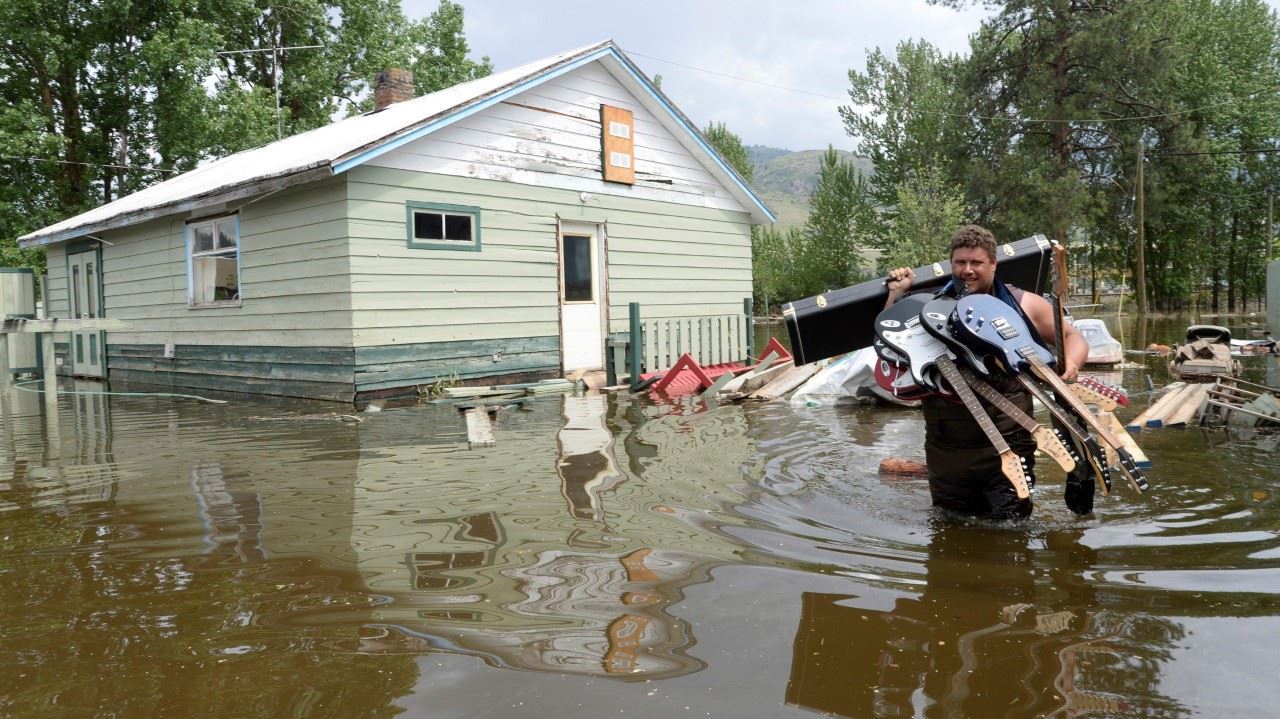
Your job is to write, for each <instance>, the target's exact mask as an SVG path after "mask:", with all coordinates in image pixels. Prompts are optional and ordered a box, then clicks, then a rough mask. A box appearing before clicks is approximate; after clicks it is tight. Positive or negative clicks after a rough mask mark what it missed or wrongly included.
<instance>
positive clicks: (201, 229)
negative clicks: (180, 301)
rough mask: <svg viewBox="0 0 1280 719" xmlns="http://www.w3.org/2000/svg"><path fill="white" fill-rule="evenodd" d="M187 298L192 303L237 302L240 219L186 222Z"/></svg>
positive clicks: (219, 303)
mask: <svg viewBox="0 0 1280 719" xmlns="http://www.w3.org/2000/svg"><path fill="white" fill-rule="evenodd" d="M187 260H188V263H187V271H188V278H189V281H188V284H187V287H188V290H187V299H188V302H189V304H190V306H192V307H201V306H209V305H214V306H217V305H227V304H231V305H238V304H240V220H239V218H237V217H235V216H231V217H217V218H214V219H211V220H201V221H199V222H192V223H190V224H188V225H187Z"/></svg>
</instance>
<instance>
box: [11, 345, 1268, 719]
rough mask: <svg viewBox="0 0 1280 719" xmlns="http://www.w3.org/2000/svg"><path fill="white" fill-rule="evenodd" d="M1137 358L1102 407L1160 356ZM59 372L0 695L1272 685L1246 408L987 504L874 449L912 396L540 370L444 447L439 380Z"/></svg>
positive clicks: (305, 702) (35, 416)
mask: <svg viewBox="0 0 1280 719" xmlns="http://www.w3.org/2000/svg"><path fill="white" fill-rule="evenodd" d="M1175 324H1176V323H1175ZM1185 325H1186V323H1185V322H1183V323H1181V327H1185ZM1130 329H1132V328H1130ZM1165 330H1167V328H1165ZM1115 331H1116V330H1115V328H1113V332H1115ZM1151 331H1152V332H1156V333H1158V332H1160V331H1164V330H1160V329H1159V328H1152V329H1151ZM1151 339H1152V340H1159V341H1167V339H1165V338H1162V337H1154V336H1153V337H1152V338H1151ZM1168 339H1175V340H1176V339H1177V337H1176V331H1175V332H1174V335H1173V336H1170V337H1169V338H1168ZM1126 341H1127V342H1128V343H1129V344H1130V345H1131V346H1132V345H1133V343H1134V342H1133V339H1132V337H1130V338H1129V339H1128V340H1126ZM1138 360H1139V361H1144V362H1145V364H1146V367H1145V368H1144V369H1141V370H1139V369H1129V370H1125V371H1123V372H1118V373H1115V374H1114V376H1111V377H1108V378H1109V379H1115V380H1119V381H1122V382H1123V383H1124V384H1125V385H1126V387H1128V388H1129V389H1130V391H1131V392H1134V393H1135V398H1134V402H1133V405H1132V406H1131V407H1129V408H1128V409H1127V410H1124V411H1123V412H1122V413H1121V418H1122V419H1125V418H1127V417H1129V416H1132V415H1133V414H1136V413H1137V412H1139V411H1141V409H1143V408H1144V406H1145V404H1146V403H1147V401H1148V400H1147V399H1146V398H1145V397H1142V396H1137V395H1136V393H1139V392H1141V391H1143V390H1144V389H1145V383H1146V380H1145V379H1144V377H1146V376H1151V377H1152V379H1153V381H1154V384H1155V385H1157V386H1159V385H1162V384H1164V383H1165V382H1166V381H1167V376H1165V375H1164V374H1163V369H1162V363H1163V361H1162V360H1155V359H1151V360H1143V359H1142V358H1138ZM1245 362H1246V366H1247V368H1248V370H1247V371H1248V375H1247V376H1248V377H1249V378H1252V379H1254V380H1256V381H1267V380H1268V379H1270V380H1272V384H1278V383H1277V382H1275V378H1276V376H1277V374H1280V371H1278V370H1277V367H1276V365H1275V358H1266V357H1259V358H1250V359H1247V360H1245ZM77 387H78V389H80V390H82V391H85V392H86V394H79V395H70V394H64V395H63V396H62V398H61V399H60V402H59V407H58V413H57V416H56V417H54V418H50V417H46V416H45V414H44V413H43V409H42V399H41V398H40V396H39V395H36V394H33V393H31V392H27V391H22V390H14V391H11V392H10V393H9V395H8V396H7V397H5V398H4V402H3V409H4V416H3V418H2V419H3V435H2V436H0V716H6V717H7V716H13V717H23V718H27V719H43V718H46V717H68V718H70V717H77V718H79V717H284V716H289V717H390V716H393V715H399V716H406V717H431V718H432V719H436V718H440V717H604V716H621V717H708V716H710V717H783V716H813V715H833V716H846V717H903V716H927V717H960V716H967V717H988V716H993V717H1039V716H1059V717H1075V716H1090V717H1102V716H1114V717H1193V716H1202V717H1256V716H1266V715H1269V714H1273V713H1274V712H1275V711H1276V709H1275V707H1277V706H1280V685H1277V684H1276V682H1275V679H1274V678H1275V675H1276V670H1277V669H1278V668H1280V660H1277V659H1276V658H1275V657H1276V650H1275V647H1274V645H1275V643H1276V639H1277V638H1278V637H1280V521H1277V517H1278V512H1280V499H1278V497H1277V491H1278V490H1280V469H1278V468H1277V458H1278V457H1280V454H1278V452H1277V450H1276V437H1275V436H1274V435H1270V436H1268V435H1263V434H1253V433H1248V432H1246V433H1238V432H1237V433H1235V434H1228V433H1227V432H1226V431H1224V430H1214V431H1209V430H1202V429H1200V428H1191V429H1164V430H1149V431H1145V432H1144V433H1143V434H1142V435H1141V436H1140V437H1139V438H1138V439H1139V443H1140V444H1141V446H1142V447H1143V449H1144V451H1145V452H1146V453H1147V455H1148V456H1149V457H1150V458H1151V460H1152V461H1153V462H1154V465H1155V466H1154V468H1152V469H1151V470H1149V472H1148V477H1149V479H1150V482H1151V485H1152V487H1153V489H1152V491H1151V492H1149V493H1148V494H1146V495H1144V496H1141V497H1138V496H1135V495H1134V494H1133V493H1132V492H1131V491H1129V490H1128V489H1127V488H1125V487H1123V486H1121V484H1122V483H1120V482H1117V485H1116V489H1115V491H1114V492H1113V493H1112V494H1111V495H1110V496H1109V497H1101V496H1100V497H1099V498H1098V500H1097V505H1096V511H1095V512H1094V514H1092V515H1090V516H1088V517H1085V518H1077V517H1075V516H1073V515H1072V514H1071V513H1070V512H1069V511H1067V509H1066V507H1065V506H1064V504H1063V502H1062V477H1061V473H1060V472H1059V473H1058V474H1057V475H1055V474H1054V473H1053V472H1052V471H1048V470H1046V471H1044V472H1043V473H1042V476H1041V477H1040V483H1039V486H1038V487H1037V492H1036V498H1037V504H1036V509H1035V512H1034V513H1033V515H1032V517H1031V518H1030V519H1029V520H1027V521H1024V522H1018V523H1013V524H1004V525H997V524H985V523H982V522H978V521H963V520H958V519H955V518H948V517H943V516H940V515H939V514H937V513H935V512H934V511H933V510H931V509H930V506H929V493H928V488H927V486H926V485H925V483H924V482H923V481H920V480H884V479H882V478H881V477H879V476H878V474H877V465H878V463H879V461H880V459H882V458H883V457H886V456H891V455H892V456H900V457H910V458H921V457H922V455H923V449H922V445H923V424H922V422H921V420H920V417H919V415H918V413H917V412H915V411H912V410H904V409H891V408H875V407H863V406H838V407H819V408H806V407H797V408H793V407H791V406H789V405H787V404H786V403H785V402H775V403H769V404H755V405H727V404H726V405H715V404H707V403H703V402H699V401H694V400H688V401H684V402H678V403H674V404H671V403H668V404H662V403H655V402H652V401H650V400H648V399H647V398H643V397H637V398H631V397H629V396H627V395H625V393H624V394H622V395H608V396H602V395H587V396H574V395H567V396H549V397H540V398H537V399H534V400H532V401H530V402H528V403H527V404H526V405H525V406H523V407H522V408H518V409H509V410H504V411H502V412H499V413H498V414H497V415H496V419H495V436H496V438H497V445H496V446H494V447H487V448H469V447H468V444H467V435H466V425H465V422H464V421H463V417H462V414H461V413H460V412H459V411H458V410H457V409H456V408H454V407H450V406H442V405H422V406H416V407H404V408H395V409H391V408H388V409H384V410H383V411H381V412H376V413H362V414H360V415H359V419H360V420H362V421H359V422H357V421H351V419H350V418H343V417H339V416H336V412H342V411H345V410H343V409H341V408H336V407H335V406H334V405H328V404H311V403H297V402H285V401H265V400H261V399H247V398H231V400H232V401H230V402H229V403H227V404H207V403H201V402H198V401H195V400H192V399H183V398H175V397H159V396H107V395H103V394H94V393H93V390H95V389H101V387H100V386H99V385H93V384H85V383H81V384H79V385H78V386H77ZM70 388H71V386H70V385H69V384H67V385H64V389H70ZM51 419H52V421H50V420H51ZM1045 464H1049V463H1048V462H1043V463H1041V465H1040V466H1042V467H1043V466H1044V465H1045Z"/></svg>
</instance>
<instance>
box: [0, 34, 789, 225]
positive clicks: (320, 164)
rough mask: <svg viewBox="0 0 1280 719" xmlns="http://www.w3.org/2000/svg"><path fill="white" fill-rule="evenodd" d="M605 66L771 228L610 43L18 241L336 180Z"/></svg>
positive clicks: (177, 180) (242, 160) (273, 148)
mask: <svg viewBox="0 0 1280 719" xmlns="http://www.w3.org/2000/svg"><path fill="white" fill-rule="evenodd" d="M597 61H599V62H601V63H602V64H603V65H604V66H605V67H606V69H608V70H609V72H610V73H611V74H613V75H614V76H615V77H616V78H617V79H618V81H619V82H621V83H622V84H623V86H624V87H626V88H627V89H628V91H630V92H631V94H632V95H634V96H635V97H636V99H637V100H638V101H639V102H640V103H641V104H642V105H644V106H645V107H646V109H648V110H649V111H650V112H652V113H653V115H654V116H655V117H656V118H657V119H658V122H660V123H661V124H662V125H663V126H664V127H665V128H666V129H667V130H668V131H669V132H671V134H672V135H673V136H674V137H675V138H676V140H677V141H678V142H680V144H681V145H683V146H684V147H685V149H687V150H689V151H690V152H691V153H692V154H693V156H694V157H695V158H698V159H699V160H700V161H701V162H702V164H703V165H704V166H705V167H706V169H707V170H708V171H709V172H710V173H711V174H712V175H713V176H714V177H716V179H717V180H719V181H720V183H721V184H723V185H724V186H725V188H727V189H728V190H729V192H730V193H731V194H732V195H733V196H734V198H735V199H737V200H738V201H739V202H740V203H741V204H742V205H743V206H744V207H747V208H748V209H749V211H750V212H751V217H752V220H753V221H755V222H757V223H760V224H766V223H771V222H774V221H775V220H776V217H775V215H774V214H773V212H772V211H770V210H769V208H768V207H767V206H765V204H764V202H763V201H762V200H761V199H760V197H759V196H758V195H756V193H755V192H754V191H753V190H752V189H751V187H750V186H749V185H747V183H746V182H745V181H744V180H743V179H742V177H741V176H739V175H738V173H737V172H735V171H734V170H733V168H732V167H730V166H729V164H728V163H727V162H725V160H724V158H722V157H720V155H719V154H718V153H717V152H716V151H715V150H714V149H713V148H712V147H711V145H710V143H708V142H707V139H706V138H705V137H703V135H702V133H701V132H699V131H698V128H697V126H696V125H694V124H693V123H692V122H690V121H689V118H687V117H685V116H684V114H683V113H681V112H680V111H679V110H678V109H677V108H676V106H675V105H674V104H673V103H672V102H671V101H670V100H669V99H668V98H667V96H666V95H664V94H663V93H662V91H661V90H659V89H658V88H656V87H654V85H653V83H651V82H650V81H649V79H648V78H647V77H645V75H644V73H642V72H640V70H639V68H637V67H636V65H635V63H633V62H632V61H631V60H630V58H628V57H627V56H626V55H625V54H623V52H622V50H621V49H620V48H619V47H618V46H617V45H616V44H614V42H613V41H612V40H606V41H604V42H600V43H596V44H594V45H588V46H587V47H583V48H579V49H577V50H572V51H570V52H566V53H562V54H560V55H555V56H552V57H549V58H545V59H543V60H538V61H536V62H531V63H529V64H527V65H521V66H520V67H516V68H512V69H510V70H506V71H504V72H500V73H496V74H493V75H489V76H487V77H482V78H480V79H478V80H472V81H470V82H464V83H461V84H458V85H454V86H453V87H449V88H446V89H444V90H440V91H438V92H433V93H431V94H429V95H422V96H421V97H416V98H413V99H411V100H405V101H404V102H398V103H396V104H394V105H391V106H390V107H387V108H385V109H383V110H381V111H379V112H371V113H366V114H364V115H357V116H354V117H349V118H346V119H344V120H340V121H338V122H335V123H332V124H329V125H326V126H324V127H320V128H316V129H314V130H310V131H308V132H304V133H301V134H298V135H294V136H292V137H287V138H284V139H283V140H278V141H276V142H273V143H271V144H269V145H264V146H262V147H259V148H256V149H253V150H245V151H243V152H238V153H236V154H234V155H228V156H227V157H224V158H222V159H219V160H215V161H213V162H210V163H208V164H206V165H202V166H200V167H197V168H196V169H194V170H191V171H190V172H186V173H183V174H181V175H178V176H177V177H173V178H170V179H168V180H165V181H164V182H160V183H157V184H155V185H152V186H151V187H148V188H146V189H144V190H139V191H138V192H135V193H133V194H130V195H125V196H124V197H121V198H119V199H117V200H115V201H113V202H109V203H107V204H105V205H101V206H99V207H96V208H94V209H92V210H89V211H88V212H84V213H81V214H79V215H76V216H74V217H71V218H69V219H66V220H63V221H62V222H59V223H57V224H54V225H50V226H48V227H45V228H43V229H40V230H37V231H35V232H32V233H30V234H27V235H24V236H22V237H20V238H18V243H19V245H20V246H22V247H31V246H35V245H47V244H53V243H57V242H64V241H66V240H71V239H75V238H77V237H83V236H85V235H86V234H88V233H92V232H101V231H103V230H107V229H112V228H117V227H126V226H128V225H132V224H135V223H138V222H144V221H146V220H150V219H153V218H156V217H163V216H166V215H171V214H175V213H179V212H185V211H188V210H193V209H197V208H202V207H210V206H215V205H218V204H220V203H226V202H234V201H237V200H242V199H246V198H249V197H253V196H256V195H260V194H263V193H265V192H274V191H277V190H280V189H283V188H285V187H289V186H292V185H297V184H301V183H304V182H312V181H315V180H319V179H323V178H325V177H330V176H333V175H337V174H340V173H342V172H345V171H347V170H349V169H351V168H352V167H356V166H358V165H360V164H362V163H364V162H366V161H368V160H370V159H373V158H375V157H378V156H379V155H382V154H384V153H386V152H390V151H391V150H394V149H396V148H398V147H400V146H402V145H404V144H406V143H409V142H412V141H414V140H417V139H418V138H420V137H423V136H424V135H427V134H429V133H431V132H434V131H435V130H438V129H440V128H442V127H446V126H448V125H450V124H452V123H453V122H456V121H458V120H460V119H462V118H465V117H468V116H470V115H473V114H475V113H477V112H480V111H481V110H484V109H485V108H487V107H490V106H492V105H494V104H496V103H498V102H501V101H502V100H504V99H506V98H509V97H511V96H513V95H516V94H518V93H520V92H523V91H525V90H527V89H529V88H530V87H533V86H535V85H538V84H541V83H543V82H545V81H547V80H550V79H552V78H555V77H558V76H560V75H563V74H564V73H567V72H570V71H572V70H574V69H577V68H579V67H582V66H583V65H586V64H588V63H592V62H597Z"/></svg>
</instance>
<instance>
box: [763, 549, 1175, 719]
mask: <svg viewBox="0 0 1280 719" xmlns="http://www.w3.org/2000/svg"><path fill="white" fill-rule="evenodd" d="M1078 534H1079V533H1078V532H1070V531H1068V532H1050V533H1049V534H1048V535H1047V537H1046V538H1045V546H1044V547H1043V548H1040V549H1042V551H1044V552H1045V553H1049V554H1052V555H1053V557H1054V558H1053V560H1052V563H1048V564H1047V566H1046V565H1045V564H1041V565H1040V566H1037V564H1038V563H1037V562H1036V561H1035V559H1034V554H1035V553H1036V550H1037V548H1036V547H1034V546H1032V545H1031V544H1030V543H1029V540H1030V539H1031V538H1030V537H1029V536H1028V535H1026V534H1024V533H1022V532H1017V531H1008V530H1000V529H995V530H992V529H981V528H978V527H972V526H957V525H950V526H942V527H940V528H939V529H938V530H937V531H936V532H935V534H934V535H933V539H932V541H931V543H930V545H929V548H928V555H927V557H926V559H925V561H924V569H925V573H926V583H925V587H924V590H923V591H922V592H921V593H919V594H918V595H916V596H911V597H907V598H902V599H899V600H898V601H897V602H896V604H895V606H894V608H893V609H892V610H891V611H876V610H874V609H868V608H865V607H861V606H859V602H858V598H857V597H856V596H849V595H839V594H817V593H808V592H806V593H805V594H804V595H803V599H802V604H803V608H802V611H801V618H800V625H799V627H798V629H797V632H796V639H795V647H794V652H793V662H794V663H793V664H792V670H791V680H790V682H789V683H788V685H787V701H788V703H794V704H798V705H801V706H806V707H809V708H812V709H816V710H819V711H823V712H829V713H832V714H837V715H840V716H848V717H873V716H874V717H902V716H928V717H958V716H997V715H999V716H1081V715H1093V714H1102V715H1107V716H1122V715H1123V716H1167V717H1171V716H1184V715H1187V714H1188V712H1187V711H1186V710H1185V709H1184V708H1182V707H1179V706H1178V705H1177V704H1176V703H1174V702H1171V701H1170V700H1168V699H1166V698H1164V697H1162V696H1161V695H1160V694H1159V693H1158V691H1157V687H1156V684H1157V681H1158V679H1159V677H1160V670H1159V664H1158V662H1157V661H1156V659H1161V658H1166V659H1167V657H1168V652H1169V649H1170V648H1171V647H1173V646H1174V645H1175V644H1176V643H1177V642H1178V641H1179V640H1180V639H1182V631H1181V629H1180V627H1179V626H1178V625H1176V624H1173V623H1171V622H1168V621H1166V620H1162V619H1160V618H1155V617H1152V618H1147V619H1145V620H1139V621H1133V620H1131V619H1125V618H1123V617H1121V616H1119V615H1116V614H1112V613H1111V612H1109V611H1107V610H1106V609H1102V608H1100V607H1099V603H1098V597H1097V596H1096V594H1095V591H1094V589H1093V588H1092V586H1091V585H1090V584H1089V583H1088V582H1087V581H1082V580H1081V578H1080V573H1081V572H1082V571H1085V570H1087V569H1088V568H1090V567H1092V566H1093V565H1094V562H1095V557H1094V556H1093V552H1092V550H1089V549H1088V548H1087V547H1084V546H1083V545H1081V544H1080V543H1079V537H1078ZM851 675H852V676H858V677H863V680H861V681H849V677H850V676H851Z"/></svg>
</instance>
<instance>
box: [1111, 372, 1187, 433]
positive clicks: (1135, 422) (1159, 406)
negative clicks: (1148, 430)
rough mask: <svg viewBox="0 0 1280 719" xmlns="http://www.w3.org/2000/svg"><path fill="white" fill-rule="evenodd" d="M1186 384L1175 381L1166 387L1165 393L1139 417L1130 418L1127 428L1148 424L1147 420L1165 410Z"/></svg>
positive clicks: (1135, 429) (1133, 429)
mask: <svg viewBox="0 0 1280 719" xmlns="http://www.w3.org/2000/svg"><path fill="white" fill-rule="evenodd" d="M1186 386H1187V384H1186V383H1185V382H1174V383H1173V384H1170V385H1169V386H1167V387H1165V389H1164V394H1163V395H1161V396H1160V398H1159V399H1157V400H1156V401H1155V402H1153V403H1152V404H1151V406H1149V407H1147V409H1146V410H1144V411H1143V412H1142V413H1141V414H1139V415H1138V416H1137V417H1134V418H1133V419H1131V420H1129V423H1128V424H1127V425H1125V428H1126V429H1128V430H1129V431H1131V432H1132V431H1137V430H1139V429H1142V428H1143V427H1145V426H1147V420H1148V419H1150V418H1151V417H1153V416H1154V415H1155V414H1156V413H1157V412H1161V411H1163V409H1164V406H1165V405H1167V404H1169V402H1170V401H1171V400H1172V399H1173V397H1174V395H1176V394H1177V393H1178V392H1179V391H1181V390H1183V389H1185V388H1186Z"/></svg>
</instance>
